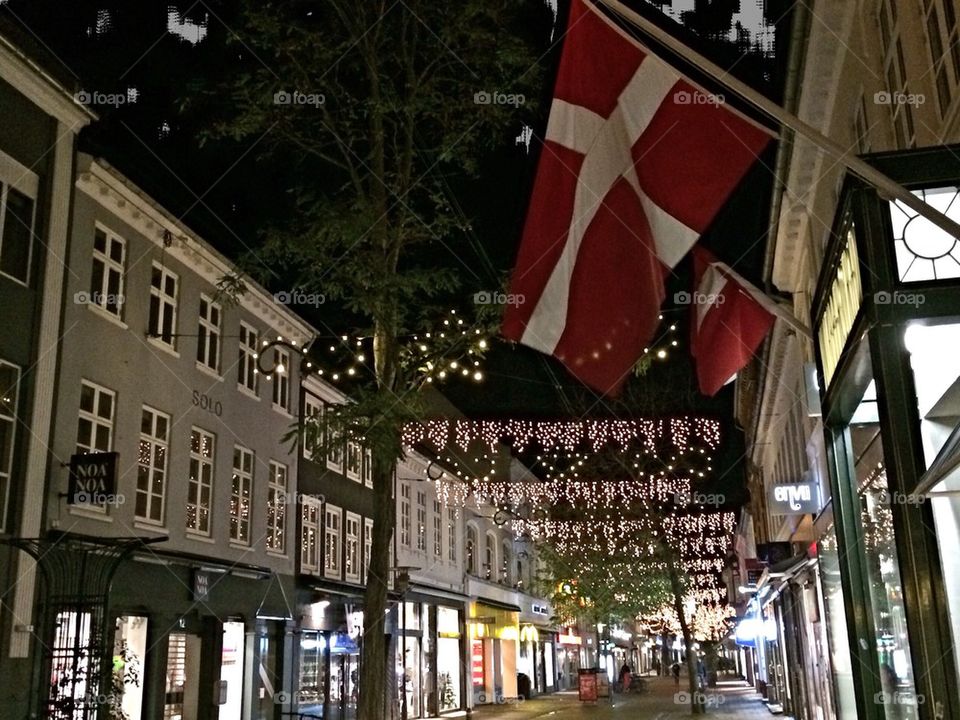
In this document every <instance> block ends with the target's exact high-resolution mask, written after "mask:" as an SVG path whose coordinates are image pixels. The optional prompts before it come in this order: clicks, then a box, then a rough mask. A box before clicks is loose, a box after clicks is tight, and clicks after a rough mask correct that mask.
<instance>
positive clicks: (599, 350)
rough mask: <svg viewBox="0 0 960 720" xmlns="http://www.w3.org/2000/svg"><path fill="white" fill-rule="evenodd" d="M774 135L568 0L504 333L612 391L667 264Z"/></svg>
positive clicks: (631, 359)
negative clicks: (560, 52)
mask: <svg viewBox="0 0 960 720" xmlns="http://www.w3.org/2000/svg"><path fill="white" fill-rule="evenodd" d="M771 137H772V133H771V132H770V131H769V130H767V129H765V128H763V127H761V126H759V125H757V124H755V123H754V122H752V121H750V120H748V119H747V118H745V117H744V116H742V115H740V114H738V113H737V112H736V111H734V110H732V109H730V108H729V107H727V106H726V105H725V104H724V101H723V98H722V97H719V96H714V95H710V94H708V93H706V92H705V91H703V90H702V89H700V88H699V87H697V86H695V85H694V84H693V83H692V82H690V81H688V80H686V79H685V78H684V77H683V76H681V75H680V74H679V73H678V72H677V71H676V70H674V69H673V68H672V67H670V66H669V65H668V64H667V63H665V62H664V61H663V60H661V59H660V58H658V57H656V56H655V55H653V54H652V53H651V52H650V51H649V50H647V49H645V48H644V47H642V46H641V45H639V44H638V43H637V42H636V41H635V40H634V39H633V38H631V37H629V36H628V35H626V34H625V33H624V32H623V31H622V30H620V28H618V27H617V26H616V25H614V24H613V23H612V22H611V21H610V20H609V19H608V18H607V17H605V16H604V15H603V14H602V13H601V12H600V11H599V10H598V9H597V8H595V7H594V6H593V5H592V4H590V3H589V2H587V0H573V2H572V5H571V10H570V21H569V25H568V29H567V36H566V39H565V41H564V48H563V54H562V57H561V59H560V69H559V73H558V76H557V82H556V88H555V90H554V99H553V104H552V106H551V108H550V118H549V120H548V123H547V131H546V137H545V138H544V144H543V149H542V153H541V157H540V164H539V167H538V169H537V177H536V180H535V182H534V188H533V195H532V198H531V201H530V207H529V210H528V213H527V219H526V225H525V227H524V232H523V240H522V242H521V244H520V252H519V255H518V258H517V264H516V268H515V270H514V273H513V278H512V280H511V289H510V292H511V295H513V297H514V299H515V302H514V303H513V304H510V305H508V306H507V310H506V312H505V314H504V320H503V328H502V333H503V335H504V337H506V338H507V339H510V340H514V341H517V342H520V343H522V344H523V345H527V346H529V347H532V348H534V349H536V350H539V351H541V352H544V353H546V354H548V355H554V356H555V357H557V358H558V359H559V360H560V361H561V362H563V363H564V365H566V367H567V368H568V369H569V370H570V372H571V373H573V374H574V375H575V376H576V377H578V378H579V379H580V380H581V381H582V382H584V383H585V384H587V385H589V386H591V387H593V388H594V389H596V390H599V391H600V392H602V393H607V394H616V393H617V392H619V390H620V388H621V386H622V385H623V382H624V381H625V379H626V377H627V375H628V374H629V372H630V370H631V368H632V367H633V366H634V364H635V363H636V361H637V359H638V358H639V357H640V356H641V355H642V354H643V350H644V347H645V345H646V344H647V343H648V342H649V341H650V338H651V337H652V335H653V332H654V330H655V329H656V326H657V322H658V314H659V309H660V305H661V303H662V302H663V298H664V293H665V291H664V279H665V276H666V274H667V273H668V272H669V271H670V269H671V268H673V267H674V266H675V265H676V264H677V263H678V262H679V261H680V260H681V258H683V256H684V255H686V253H687V251H688V250H689V249H690V248H691V246H693V244H694V243H696V241H697V239H698V238H699V237H700V235H701V234H702V233H703V232H704V230H705V229H706V228H707V226H708V225H709V224H710V222H711V221H712V220H713V217H714V216H715V215H716V213H717V211H718V210H719V209H720V208H721V207H722V206H723V204H724V202H725V201H726V199H727V197H728V196H729V194H730V192H731V191H732V190H733V188H734V187H735V186H736V184H737V183H738V182H739V181H740V179H741V178H742V177H743V175H744V173H745V172H746V171H747V169H748V168H749V167H750V165H751V164H752V163H753V161H754V160H755V158H756V157H757V155H758V154H759V153H760V152H761V151H762V150H763V148H764V147H765V146H766V144H767V143H768V142H769V140H770V138H771Z"/></svg>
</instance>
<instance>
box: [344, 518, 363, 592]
mask: <svg viewBox="0 0 960 720" xmlns="http://www.w3.org/2000/svg"><path fill="white" fill-rule="evenodd" d="M361 519H362V518H361V517H360V516H359V515H357V513H353V512H349V511H347V513H346V517H345V519H344V522H343V576H344V579H346V580H347V582H356V583H359V582H360V575H361V568H360V563H361V558H360V523H361Z"/></svg>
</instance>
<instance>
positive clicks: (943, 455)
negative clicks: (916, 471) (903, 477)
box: [914, 425, 960, 497]
mask: <svg viewBox="0 0 960 720" xmlns="http://www.w3.org/2000/svg"><path fill="white" fill-rule="evenodd" d="M958 471H960V425H957V426H956V427H955V428H953V431H952V432H951V433H950V436H949V437H948V438H947V441H946V442H945V443H944V444H943V447H942V448H940V452H938V453H937V457H935V458H934V460H933V462H932V463H930V467H929V468H928V469H927V471H926V472H925V473H924V474H923V475H921V476H920V480H919V481H918V482H917V488H916V490H914V492H915V493H916V494H918V495H927V496H928V497H937V496H938V495H960V489H958V488H953V489H948V488H946V487H945V486H944V483H945V481H946V480H947V478H949V477H950V476H951V475H953V474H954V473H956V472H958Z"/></svg>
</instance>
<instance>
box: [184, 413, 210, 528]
mask: <svg viewBox="0 0 960 720" xmlns="http://www.w3.org/2000/svg"><path fill="white" fill-rule="evenodd" d="M215 445H216V438H215V437H214V436H213V434H212V433H208V432H207V431H206V430H201V429H200V428H192V429H191V430H190V478H189V483H188V486H187V530H189V531H190V532H192V533H196V534H198V535H210V506H211V504H212V501H213V455H214V448H215Z"/></svg>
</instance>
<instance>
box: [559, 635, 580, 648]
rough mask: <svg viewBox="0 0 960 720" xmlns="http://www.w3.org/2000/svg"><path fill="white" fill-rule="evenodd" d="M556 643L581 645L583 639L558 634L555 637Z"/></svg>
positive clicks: (576, 636) (577, 636)
mask: <svg viewBox="0 0 960 720" xmlns="http://www.w3.org/2000/svg"><path fill="white" fill-rule="evenodd" d="M557 642H558V643H560V644H561V645H583V638H581V637H580V636H579V635H574V634H573V633H568V634H566V635H564V634H560V635H558V636H557Z"/></svg>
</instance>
